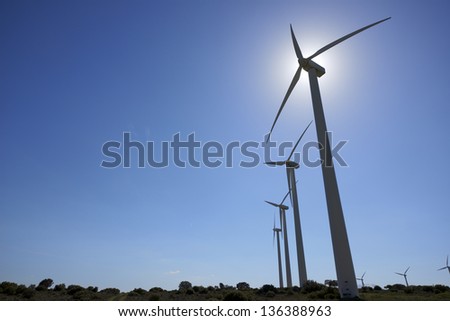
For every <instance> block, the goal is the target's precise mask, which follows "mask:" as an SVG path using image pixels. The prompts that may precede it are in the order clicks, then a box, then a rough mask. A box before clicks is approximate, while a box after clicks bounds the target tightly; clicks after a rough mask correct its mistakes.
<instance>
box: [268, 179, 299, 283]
mask: <svg viewBox="0 0 450 321" xmlns="http://www.w3.org/2000/svg"><path fill="white" fill-rule="evenodd" d="M296 183H297V182H296ZM290 193H291V190H289V191H288V192H287V193H286V195H285V196H284V198H283V200H282V201H281V203H280V204H276V203H273V202H269V201H265V202H266V203H267V204H270V205H272V206H275V207H278V209H279V212H280V226H281V230H282V231H283V234H282V235H283V239H284V259H285V265H286V282H287V287H288V288H291V287H292V274H291V259H290V256H289V242H288V235H287V225H286V211H287V210H288V209H289V207H288V206H286V205H284V204H283V203H284V201H285V200H286V198H287V197H288V195H289V194H290ZM274 224H275V222H274ZM274 228H275V227H274Z"/></svg>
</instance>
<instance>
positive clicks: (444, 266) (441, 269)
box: [438, 266, 447, 271]
mask: <svg viewBox="0 0 450 321" xmlns="http://www.w3.org/2000/svg"><path fill="white" fill-rule="evenodd" d="M446 268H447V267H446V266H444V267H443V268H440V269H438V271H442V270H445V269H446Z"/></svg>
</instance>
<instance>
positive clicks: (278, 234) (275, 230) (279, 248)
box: [272, 221, 284, 288]
mask: <svg viewBox="0 0 450 321" xmlns="http://www.w3.org/2000/svg"><path fill="white" fill-rule="evenodd" d="M272 230H273V240H274V241H275V234H276V235H277V250H278V277H279V279H280V288H283V287H284V286H283V267H282V265H281V247H280V232H281V229H280V228H275V221H274V222H273V229H272Z"/></svg>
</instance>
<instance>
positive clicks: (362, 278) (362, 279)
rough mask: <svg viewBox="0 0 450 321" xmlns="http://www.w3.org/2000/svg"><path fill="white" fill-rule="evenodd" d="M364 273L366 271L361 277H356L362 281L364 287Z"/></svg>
mask: <svg viewBox="0 0 450 321" xmlns="http://www.w3.org/2000/svg"><path fill="white" fill-rule="evenodd" d="M364 275H366V272H364V273H363V275H361V277H360V278H356V279H357V280H359V281H361V284H362V287H364Z"/></svg>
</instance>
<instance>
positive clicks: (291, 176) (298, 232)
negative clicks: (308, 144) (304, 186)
mask: <svg viewBox="0 0 450 321" xmlns="http://www.w3.org/2000/svg"><path fill="white" fill-rule="evenodd" d="M311 123H312V121H311V122H310V123H309V125H308V126H307V127H306V128H305V130H304V131H303V133H302V134H301V136H300V138H299V139H298V140H297V143H296V144H295V146H294V147H293V148H292V151H291V154H290V155H289V157H288V159H287V160H286V161H279V162H267V163H266V164H267V165H275V166H277V165H278V166H286V174H287V180H288V187H289V190H290V192H291V193H290V194H291V204H292V208H293V211H294V228H295V242H296V247H297V263H298V276H299V282H300V287H302V286H303V285H305V283H306V281H308V277H307V274H306V262H305V251H304V248H303V237H302V228H301V224H300V210H299V207H298V196H297V186H296V180H295V172H294V170H295V169H297V168H299V164H297V163H296V162H294V161H291V157H292V155H293V154H294V151H295V149H296V148H297V146H298V144H299V143H300V140H301V139H302V138H303V135H305V133H306V131H307V130H308V128H309V126H311Z"/></svg>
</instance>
